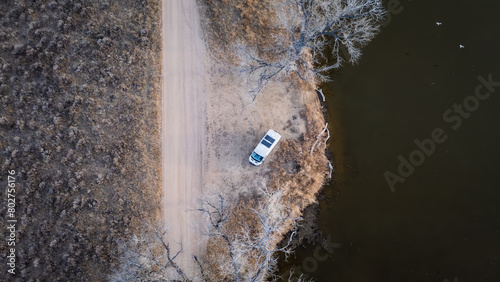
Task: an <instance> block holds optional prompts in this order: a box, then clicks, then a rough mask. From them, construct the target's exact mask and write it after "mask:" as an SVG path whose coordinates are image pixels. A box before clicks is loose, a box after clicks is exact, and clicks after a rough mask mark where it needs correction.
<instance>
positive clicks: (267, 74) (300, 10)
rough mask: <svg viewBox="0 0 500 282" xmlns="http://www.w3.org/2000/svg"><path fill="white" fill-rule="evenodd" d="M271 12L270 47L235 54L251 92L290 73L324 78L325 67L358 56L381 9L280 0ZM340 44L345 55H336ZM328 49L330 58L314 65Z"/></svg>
mask: <svg viewBox="0 0 500 282" xmlns="http://www.w3.org/2000/svg"><path fill="white" fill-rule="evenodd" d="M276 14H277V18H278V25H279V27H278V28H279V30H280V31H278V32H277V34H275V35H274V40H275V42H274V44H273V46H272V47H270V48H268V49H265V50H258V51H257V50H250V49H249V48H241V49H240V52H239V55H240V59H241V60H242V62H243V63H242V64H243V69H244V70H245V71H246V72H248V73H249V74H250V77H253V78H255V79H256V84H257V86H256V87H255V88H254V89H253V90H252V92H253V93H258V92H260V91H261V90H262V88H263V87H264V86H265V85H266V84H267V83H268V82H269V81H271V80H273V79H276V78H279V77H287V76H289V75H290V74H292V73H296V74H297V75H298V76H299V77H300V78H301V79H302V80H305V81H309V82H313V81H317V82H325V81H328V80H329V78H328V77H327V76H326V72H327V71H328V70H331V69H334V68H338V67H340V66H341V65H342V63H343V62H344V61H346V60H347V61H350V62H352V63H356V62H357V61H358V60H359V58H360V57H361V48H362V47H363V46H364V45H366V44H367V43H368V42H369V41H370V40H371V39H372V38H373V37H374V36H375V35H376V34H377V33H378V31H379V26H380V25H379V22H380V21H381V20H382V19H383V18H384V15H385V10H384V8H383V7H382V3H381V1H380V0H285V1H284V4H279V5H277V6H276ZM342 46H343V47H344V48H345V49H346V51H347V52H346V53H347V54H348V56H347V57H348V58H344V57H345V56H344V57H343V56H342V54H341V47H342ZM329 48H331V49H332V56H331V57H332V58H333V62H326V63H320V62H321V60H325V61H326V60H327V58H326V55H325V51H326V50H327V49H329Z"/></svg>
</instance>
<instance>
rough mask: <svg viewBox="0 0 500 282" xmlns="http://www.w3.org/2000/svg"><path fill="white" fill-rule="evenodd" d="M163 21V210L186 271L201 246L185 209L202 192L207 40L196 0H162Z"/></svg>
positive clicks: (170, 238)
mask: <svg viewBox="0 0 500 282" xmlns="http://www.w3.org/2000/svg"><path fill="white" fill-rule="evenodd" d="M162 21H163V23H162V24H163V34H162V36H163V39H162V40H163V51H162V54H163V69H162V72H163V99H162V129H161V130H162V133H161V137H162V176H163V180H162V181H163V182H162V187H163V199H162V204H163V215H164V220H165V224H166V225H167V227H168V229H169V231H168V234H167V240H168V241H169V242H170V243H171V246H172V247H173V250H172V251H173V252H174V253H175V252H177V250H178V249H179V245H177V244H176V243H180V242H182V245H183V249H184V250H183V255H181V257H180V258H179V261H178V262H179V263H180V264H181V265H182V266H184V268H185V269H188V272H190V271H189V269H190V268H192V267H193V266H194V264H193V262H192V255H193V254H198V253H199V250H200V249H201V248H200V245H199V239H200V238H201V236H200V235H198V234H197V232H196V231H195V230H194V228H193V225H195V224H196V222H195V212H192V211H189V210H190V209H193V208H195V207H196V205H197V199H198V198H199V197H200V195H201V192H202V150H203V144H204V140H205V139H204V126H203V125H204V121H205V117H204V116H205V108H206V106H205V92H204V91H205V90H204V86H203V81H204V74H205V71H204V67H203V62H204V58H205V45H204V42H203V40H202V37H201V30H200V19H199V14H198V10H197V7H196V1H195V0H163V2H162Z"/></svg>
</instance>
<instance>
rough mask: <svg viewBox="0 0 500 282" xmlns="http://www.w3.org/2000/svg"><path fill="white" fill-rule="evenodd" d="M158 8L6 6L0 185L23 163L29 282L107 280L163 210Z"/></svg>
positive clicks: (19, 264) (21, 270) (154, 4)
mask: <svg viewBox="0 0 500 282" xmlns="http://www.w3.org/2000/svg"><path fill="white" fill-rule="evenodd" d="M159 12H160V5H159V2H158V1H142V2H141V1H132V0H124V1H118V2H117V1H114V2H113V1H111V2H108V1H84V0H81V1H66V0H61V1H57V2H56V1H48V0H47V1H36V3H35V1H2V3H1V4H0V14H1V15H2V17H1V19H0V41H1V45H0V99H1V102H2V106H1V107H0V128H1V129H0V150H1V153H2V156H1V157H0V160H1V162H0V165H1V166H2V169H1V171H2V174H1V175H0V182H1V183H2V185H4V183H7V180H6V177H7V174H6V171H7V170H11V169H14V170H16V176H17V177H16V178H17V183H18V185H17V189H16V193H15V195H16V213H15V215H16V218H17V219H18V224H17V242H16V254H17V261H16V268H17V274H16V276H15V277H16V279H18V280H19V281H35V280H34V279H39V280H41V281H101V280H105V279H106V277H107V275H108V274H109V272H110V269H111V268H112V267H113V265H114V264H115V263H117V259H118V257H119V253H120V248H118V247H117V242H118V241H119V240H121V239H123V240H125V239H127V238H129V237H130V236H131V234H133V233H135V232H137V229H136V228H137V226H139V224H140V223H141V221H143V220H151V221H154V219H155V218H157V216H158V215H159V207H160V203H159V198H160V197H159V196H160V190H159V188H160V170H159V166H158V164H159V163H160V147H159V143H158V140H159V129H160V128H159V111H158V110H159V107H158V105H159V101H160V96H159V94H160V58H161V56H160V51H161V42H160V38H161V37H160V29H159V28H160V26H159V23H160V14H159ZM4 199H5V198H4ZM0 210H1V215H2V218H5V214H6V204H2V205H1V207H0ZM2 222H3V221H2ZM6 248H7V246H6V245H5V241H4V240H2V243H1V245H0V252H1V253H2V254H6V253H7V252H6ZM1 261H2V262H1V264H2V265H3V266H5V257H4V255H2V258H1ZM2 269H3V270H5V267H3V268H2ZM6 275H8V274H7V273H6V271H2V272H1V274H0V277H2V278H0V280H2V281H5V280H6V279H10V278H13V277H12V276H8V277H6Z"/></svg>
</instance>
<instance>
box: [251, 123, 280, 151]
mask: <svg viewBox="0 0 500 282" xmlns="http://www.w3.org/2000/svg"><path fill="white" fill-rule="evenodd" d="M280 139H281V135H280V134H279V133H278V132H276V131H274V130H272V129H269V130H268V131H267V133H266V135H264V138H262V139H261V140H260V142H259V145H257V147H256V148H255V152H256V153H257V154H259V155H261V156H263V157H265V156H267V155H268V154H269V152H271V149H272V147H273V145H275V144H276V143H278V141H279V140H280Z"/></svg>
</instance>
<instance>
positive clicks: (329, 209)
mask: <svg viewBox="0 0 500 282" xmlns="http://www.w3.org/2000/svg"><path fill="white" fill-rule="evenodd" d="M400 6H401V7H402V10H401V11H400V13H399V14H394V15H392V19H391V21H390V23H389V24H387V26H386V27H384V28H383V30H382V33H381V34H380V35H379V36H378V37H377V38H376V39H375V40H374V41H373V42H372V43H371V44H370V45H369V46H367V47H366V48H365V49H364V56H363V58H362V60H361V62H360V63H359V64H358V65H356V66H347V67H344V68H343V69H342V70H340V71H339V72H338V73H337V74H335V75H334V79H335V81H334V82H332V83H329V84H328V85H325V86H324V87H323V89H324V92H325V93H326V94H327V102H328V107H329V112H330V124H331V126H330V130H331V133H332V135H333V140H332V144H331V147H332V150H333V151H334V153H335V155H336V168H337V174H336V175H335V183H334V184H333V185H331V186H330V187H327V188H326V191H325V192H324V193H325V194H326V199H325V200H324V201H322V202H321V209H322V210H321V214H320V219H319V225H320V228H321V230H322V232H323V234H324V235H325V237H326V236H329V237H330V239H331V241H332V242H334V243H340V244H342V246H341V247H339V248H336V249H334V251H333V252H331V254H329V253H328V252H326V251H325V250H323V249H321V248H319V247H316V246H309V245H308V246H305V247H306V248H307V249H301V248H299V250H298V251H297V254H296V256H295V258H293V259H292V261H291V262H290V265H294V266H295V267H296V268H297V269H298V270H297V271H296V272H302V273H304V274H305V275H306V276H307V277H309V278H314V279H316V281H439V282H442V281H446V280H448V281H461V282H462V281H500V185H499V181H500V179H499V176H500V165H499V164H500V126H499V121H500V86H490V88H489V89H488V87H486V86H484V83H481V81H480V80H479V79H478V77H479V76H481V77H483V78H484V79H485V80H488V79H489V78H488V76H491V80H493V81H498V82H500V2H498V1H492V0H481V1H463V0H459V1H429V0H428V1H423V0H413V1H409V0H406V1H404V0H401V2H400ZM436 22H441V23H442V25H437V24H436ZM460 45H463V46H464V48H460ZM479 85H483V86H479ZM478 86H479V87H478ZM476 88H478V89H479V92H478V93H479V94H478V95H479V97H481V98H482V99H479V98H478V97H475V91H476ZM493 91H494V92H493ZM488 92H490V93H491V94H490V95H489V97H486V96H487V93H488ZM455 104H456V106H454V105H455ZM464 104H465V105H464ZM461 105H463V106H462V109H461V110H460V107H461ZM454 107H455V108H454ZM443 115H446V117H445V118H444V117H443ZM433 131H435V132H434V140H437V141H443V142H441V143H438V142H436V141H429V140H432V138H433V133H432V132H433ZM415 139H418V140H419V141H423V140H425V139H429V140H428V141H425V142H426V144H427V145H426V146H427V147H425V148H424V149H425V150H427V154H426V152H423V151H424V150H423V149H419V147H417V145H416V144H415ZM429 142H433V143H434V144H435V145H434V148H433V146H431V144H430V143H429ZM418 151H420V152H421V153H419V152H418ZM400 155H401V156H402V158H404V159H405V160H409V158H410V155H411V157H412V158H413V159H412V160H413V163H414V164H415V165H413V171H412V170H411V169H409V168H408V167H406V168H402V170H403V171H402V172H403V174H404V176H403V175H401V173H399V172H398V165H399V164H400V162H401V161H400V160H398V157H399V156H400ZM387 171H389V172H391V173H393V174H392V177H393V178H392V181H394V183H395V184H394V185H393V188H394V192H393V191H391V188H390V185H389V184H388V183H387V181H386V178H385V176H384V174H388V173H387ZM395 175H399V176H398V177H396V178H397V180H394V179H395V178H394V176H395ZM403 178H404V182H403V183H402V182H400V181H401V180H402V179H403Z"/></svg>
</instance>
